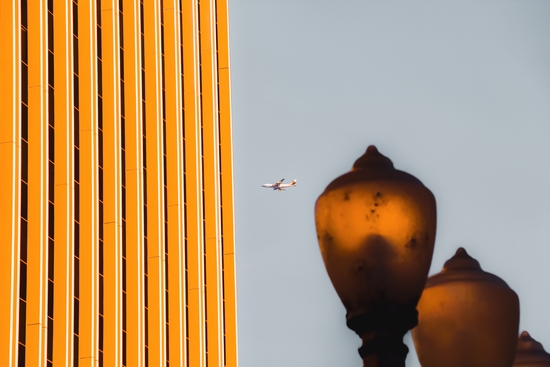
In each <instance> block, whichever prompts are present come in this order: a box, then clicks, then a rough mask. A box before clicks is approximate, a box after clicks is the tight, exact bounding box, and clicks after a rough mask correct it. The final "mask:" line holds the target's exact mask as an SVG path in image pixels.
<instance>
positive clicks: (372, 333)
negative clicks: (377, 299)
mask: <svg viewBox="0 0 550 367" xmlns="http://www.w3.org/2000/svg"><path fill="white" fill-rule="evenodd" d="M417 324H418V311H417V310H416V307H414V306H403V305H399V306H397V305H390V304H385V305H378V306H376V307H373V308H371V309H370V310H369V311H368V312H365V313H362V314H359V315H355V316H352V317H348V320H347V326H348V327H349V328H350V329H351V330H353V331H355V332H356V333H357V335H359V337H361V339H362V340H363V345H362V346H361V348H359V355H360V356H361V358H362V359H363V366H364V367H405V359H406V357H407V353H409V348H407V346H406V345H405V344H404V343H403V337H404V336H405V334H406V333H407V331H409V330H410V329H412V328H414V327H415V326H416V325H417Z"/></svg>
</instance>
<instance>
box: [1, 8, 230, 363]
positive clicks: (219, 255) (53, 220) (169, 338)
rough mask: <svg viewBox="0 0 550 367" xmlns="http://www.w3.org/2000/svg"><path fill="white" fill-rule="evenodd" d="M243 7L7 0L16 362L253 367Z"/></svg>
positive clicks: (9, 244)
mask: <svg viewBox="0 0 550 367" xmlns="http://www.w3.org/2000/svg"><path fill="white" fill-rule="evenodd" d="M227 11H228V5H227V0H164V1H162V0H141V1H140V0H97V1H96V0H73V1H71V0H33V1H31V0H13V1H0V34H1V35H2V37H1V39H0V46H1V47H0V50H1V52H0V76H1V79H0V111H1V114H0V167H1V173H0V294H1V297H2V300H1V302H0V365H1V366H52V365H53V366H80V367H82V366H98V367H100V366H106V367H107V366H109V367H110V366H150V367H156V366H169V365H170V366H190V367H191V366H192V367H210V366H215V367H218V366H231V367H236V366H237V331H236V290H235V256H234V248H235V245H234V215H233V186H232V185H233V184H232V145H231V114H230V69H229V46H228V12H227Z"/></svg>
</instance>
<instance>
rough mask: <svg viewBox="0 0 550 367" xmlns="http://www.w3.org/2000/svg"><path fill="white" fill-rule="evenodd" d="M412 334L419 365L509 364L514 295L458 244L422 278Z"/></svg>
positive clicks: (491, 366)
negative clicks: (439, 266)
mask: <svg viewBox="0 0 550 367" xmlns="http://www.w3.org/2000/svg"><path fill="white" fill-rule="evenodd" d="M418 312H419V315H420V316H419V321H418V326H417V327H416V328H415V329H413V332H412V335H413V340H414V345H415V347H416V352H417V354H418V360H419V361H420V364H421V365H422V366H423V367H441V366H445V367H464V366H469V367H512V365H513V363H514V356H515V351H516V344H517V335H518V326H519V300H518V297H517V295H516V293H515V292H514V291H513V290H512V289H510V287H508V285H507V284H506V283H505V282H504V281H503V280H502V279H500V278H499V277H497V276H495V275H493V274H490V273H487V272H484V271H483V270H482V269H481V267H480V266H479V262H478V261H477V260H475V259H473V258H472V257H470V256H469V255H468V253H467V252H466V250H464V249H463V248H459V249H458V251H457V252H456V254H455V255H454V256H453V257H452V258H451V259H449V260H448V261H447V262H446V263H445V265H444V267H443V270H442V271H441V272H440V273H439V274H435V275H433V276H431V277H430V278H428V281H427V282H426V288H425V289H424V292H423V294H422V298H421V299H420V302H419V303H418Z"/></svg>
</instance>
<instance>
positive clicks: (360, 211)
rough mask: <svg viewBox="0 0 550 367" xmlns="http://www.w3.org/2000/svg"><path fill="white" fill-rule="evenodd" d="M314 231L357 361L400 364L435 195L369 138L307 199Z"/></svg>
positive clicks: (431, 236) (431, 229)
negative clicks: (346, 168)
mask: <svg viewBox="0 0 550 367" xmlns="http://www.w3.org/2000/svg"><path fill="white" fill-rule="evenodd" d="M315 224H316V230H317V239H318V241H319V247H320V249H321V254H322V256H323V261H324V263H325V267H326V269H327V272H328V275H329V277H330V279H331V281H332V284H333V286H334V288H335V290H336V292H337V293H338V296H339V297H340V299H341V300H342V303H343V304H344V306H345V308H346V311H347V314H346V319H347V326H348V327H349V328H351V329H352V330H353V331H355V332H356V333H357V334H358V335H359V336H360V337H361V339H362V341H363V345H362V346H361V348H360V349H359V354H360V355H361V358H362V359H363V366H365V367H367V366H368V367H404V366H405V358H406V355H407V353H408V348H407V346H405V345H404V344H403V336H404V334H405V333H406V332H407V331H408V330H410V329H411V328H413V327H414V326H415V325H416V324H417V321H418V313H417V311H416V305H417V303H418V300H419V299H420V296H421V294H422V290H423V288H424V284H425V282H426V279H427V275H428V270H429V268H430V264H431V260H432V254H433V246H434V241H435V232H436V204H435V198H434V196H433V194H432V193H431V191H430V190H428V189H427V188H426V187H425V186H424V185H423V184H422V183H421V182H420V181H419V180H418V179H417V178H415V177H414V176H412V175H410V174H408V173H405V172H402V171H399V170H396V169H395V168H394V167H393V163H392V162H391V160H390V159H388V158H387V157H385V156H383V155H382V154H380V153H379V152H378V150H377V149H376V147H374V146H369V147H368V149H367V151H366V152H365V154H364V155H363V156H361V157H360V158H359V159H357V161H356V162H355V164H354V165H353V168H352V170H351V171H350V172H348V173H346V174H344V175H342V176H340V177H338V178H336V179H335V180H334V181H332V182H331V183H330V184H329V185H328V186H327V188H326V189H325V191H324V192H323V193H322V194H321V195H320V196H319V198H318V199H317V202H316V204H315Z"/></svg>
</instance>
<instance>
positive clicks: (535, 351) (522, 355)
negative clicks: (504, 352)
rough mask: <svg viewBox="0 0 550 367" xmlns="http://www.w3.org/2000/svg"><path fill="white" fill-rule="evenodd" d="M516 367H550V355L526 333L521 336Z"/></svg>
mask: <svg viewBox="0 0 550 367" xmlns="http://www.w3.org/2000/svg"><path fill="white" fill-rule="evenodd" d="M514 367H550V354H548V353H546V351H545V350H544V348H543V347H542V344H541V343H539V342H538V341H536V340H535V339H533V338H531V335H529V333H528V332H527V331H524V332H522V333H521V335H520V336H519V340H518V348H517V350H516V359H515V361H514Z"/></svg>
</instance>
